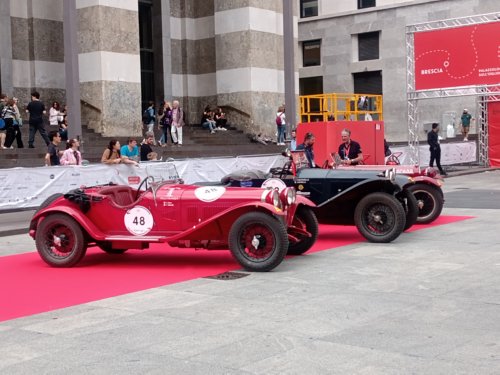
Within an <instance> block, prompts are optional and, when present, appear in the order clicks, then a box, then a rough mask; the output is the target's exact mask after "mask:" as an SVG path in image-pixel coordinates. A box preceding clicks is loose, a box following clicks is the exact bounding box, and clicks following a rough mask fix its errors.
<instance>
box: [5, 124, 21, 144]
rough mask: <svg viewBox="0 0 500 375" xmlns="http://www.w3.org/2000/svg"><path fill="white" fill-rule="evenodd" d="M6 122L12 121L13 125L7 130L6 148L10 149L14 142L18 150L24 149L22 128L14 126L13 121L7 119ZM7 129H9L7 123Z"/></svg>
mask: <svg viewBox="0 0 500 375" xmlns="http://www.w3.org/2000/svg"><path fill="white" fill-rule="evenodd" d="M5 120H10V122H12V124H11V125H10V126H9V127H8V128H7V136H6V138H5V147H10V146H12V143H14V140H16V142H17V148H23V147H24V144H23V138H22V134H21V128H20V127H19V125H14V124H13V119H5ZM5 127H7V121H5Z"/></svg>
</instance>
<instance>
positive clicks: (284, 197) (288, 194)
mask: <svg viewBox="0 0 500 375" xmlns="http://www.w3.org/2000/svg"><path fill="white" fill-rule="evenodd" d="M280 196H281V201H282V202H283V203H284V204H286V205H287V206H291V205H292V204H294V203H295V200H296V198H297V192H296V191H295V189H294V188H293V187H289V188H286V189H283V190H282V192H281V194H280Z"/></svg>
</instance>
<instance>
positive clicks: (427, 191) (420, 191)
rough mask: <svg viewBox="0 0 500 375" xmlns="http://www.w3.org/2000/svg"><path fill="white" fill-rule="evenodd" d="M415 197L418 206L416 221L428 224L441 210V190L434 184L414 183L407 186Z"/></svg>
mask: <svg viewBox="0 0 500 375" xmlns="http://www.w3.org/2000/svg"><path fill="white" fill-rule="evenodd" d="M408 190H409V191H411V192H412V193H413V195H414V196H415V198H416V199H417V205H418V208H419V211H418V218H417V223H421V224H429V223H432V222H433V221H434V220H436V219H437V218H438V217H439V215H441V211H442V210H443V205H444V198H443V193H442V191H441V190H440V189H439V188H438V187H435V186H432V185H425V184H415V185H411V186H409V187H408Z"/></svg>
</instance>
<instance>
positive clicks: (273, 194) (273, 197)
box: [266, 189, 283, 208]
mask: <svg viewBox="0 0 500 375" xmlns="http://www.w3.org/2000/svg"><path fill="white" fill-rule="evenodd" d="M268 191H269V193H268V194H267V198H266V202H267V203H269V204H272V205H273V206H274V207H278V208H282V207H283V205H282V204H281V200H280V193H279V192H278V190H276V189H271V190H268Z"/></svg>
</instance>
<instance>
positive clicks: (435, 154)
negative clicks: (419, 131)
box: [429, 146, 443, 173]
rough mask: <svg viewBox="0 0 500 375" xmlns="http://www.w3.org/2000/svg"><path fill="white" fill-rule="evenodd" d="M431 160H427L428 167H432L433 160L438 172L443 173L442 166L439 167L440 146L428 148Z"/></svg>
mask: <svg viewBox="0 0 500 375" xmlns="http://www.w3.org/2000/svg"><path fill="white" fill-rule="evenodd" d="M429 150H430V152H431V161H430V162H429V167H434V160H435V161H436V166H437V167H438V169H439V172H440V173H443V167H441V147H439V146H438V147H436V148H432V147H431V148H430V149H429Z"/></svg>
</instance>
